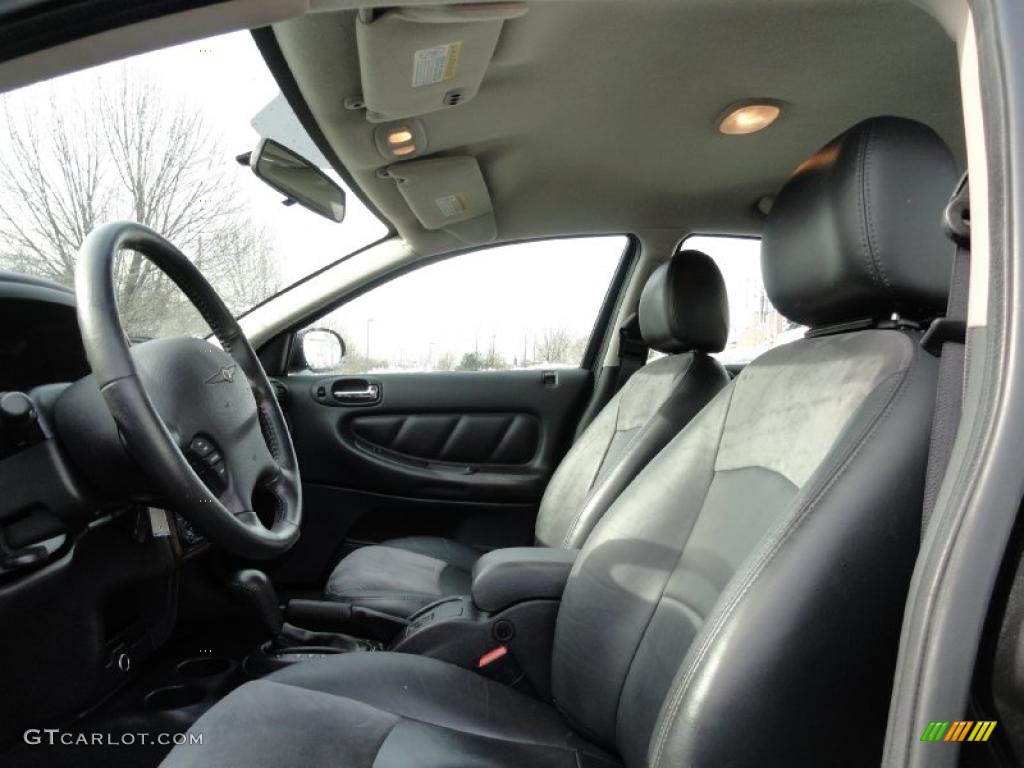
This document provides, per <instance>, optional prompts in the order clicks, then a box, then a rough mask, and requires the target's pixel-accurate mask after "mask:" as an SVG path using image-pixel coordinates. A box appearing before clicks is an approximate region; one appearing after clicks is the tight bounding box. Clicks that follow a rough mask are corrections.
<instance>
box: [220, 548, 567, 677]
mask: <svg viewBox="0 0 1024 768" xmlns="http://www.w3.org/2000/svg"><path fill="white" fill-rule="evenodd" d="M576 555H577V551H576V550H562V549H550V548H544V547H523V548H511V549H501V550H495V551H494V552H490V553H488V554H486V555H484V556H483V557H481V558H480V560H478V561H477V563H476V565H475V567H474V569H473V581H472V588H471V592H470V594H469V595H464V596H459V597H449V598H444V599H442V600H438V601H437V602H434V603H432V604H430V605H428V606H426V607H424V608H422V609H420V610H419V611H417V612H416V613H414V614H413V615H412V616H410V617H409V618H408V619H407V620H403V619H396V618H394V617H390V616H386V615H384V614H379V613H377V612H375V611H371V610H366V609H363V608H360V607H356V606H351V605H348V604H345V603H335V602H328V601H318V600H293V601H291V602H289V604H288V606H287V608H286V610H285V612H284V616H283V619H281V620H280V623H279V613H280V612H279V610H278V609H277V606H276V604H275V601H273V600H269V599H268V598H267V594H266V593H265V592H263V593H260V591H259V589H263V587H262V586H261V587H260V588H259V589H256V590H255V591H254V588H253V579H252V578H251V577H250V578H249V579H243V580H242V581H243V582H245V583H244V584H243V586H240V587H238V591H239V593H240V594H242V595H246V596H247V599H250V600H252V601H253V603H254V605H256V607H257V609H258V610H259V611H262V612H263V614H264V615H266V616H267V619H266V620H267V622H268V626H270V627H271V628H272V630H273V632H272V634H273V636H274V638H275V639H274V640H272V641H271V642H270V643H269V644H267V647H266V648H264V649H261V650H262V651H263V655H264V656H265V657H268V658H264V659H259V658H254V657H258V656H259V655H260V654H259V653H258V654H255V655H254V657H250V661H247V665H252V666H253V667H254V668H253V670H252V671H253V672H256V671H257V669H265V670H266V671H270V670H271V669H273V668H279V667H280V666H283V665H284V664H286V663H294V662H297V661H303V660H306V659H307V658H311V657H315V656H320V655H327V654H331V653H340V652H345V651H353V650H355V651H368V650H370V651H372V650H379V649H386V650H389V651H394V652H398V653H415V654H419V655H423V656H430V657H433V658H436V659H441V660H443V661H447V662H449V663H452V664H456V665H458V666H461V667H465V668H468V669H474V670H476V671H478V672H480V673H481V674H484V675H487V676H489V677H494V678H496V679H500V680H501V681H502V682H505V683H507V684H509V685H511V686H514V687H517V688H520V689H522V690H524V691H527V692H529V693H532V694H534V695H537V696H540V697H547V696H549V695H550V688H551V679H550V669H551V647H552V643H553V640H554V632H555V618H556V616H557V614H558V607H559V603H560V601H561V596H562V591H563V590H564V589H565V584H566V581H567V580H568V578H569V573H570V571H571V570H572V566H573V563H574V562H575V560H576ZM243 573H245V572H243ZM250 573H252V572H250ZM255 573H258V572H255ZM260 576H262V574H260ZM263 579H264V580H265V577H263ZM257 581H260V580H258V579H257ZM260 583H261V584H262V581H260ZM266 584H267V587H268V588H269V589H270V590H271V592H270V593H269V594H270V595H272V594H273V592H272V587H269V582H266ZM271 605H272V607H271ZM275 610H277V613H276V614H275V613H274V611H275ZM285 619H286V620H287V623H286V622H285V621H284V620H285ZM295 625H299V626H310V625H312V626H315V627H317V630H315V631H314V630H298V628H297V626H295ZM282 627H283V629H282ZM339 630H341V631H339ZM296 631H297V632H299V633H302V632H307V633H308V636H309V637H310V638H311V639H315V638H317V637H319V639H320V642H323V641H324V638H330V637H334V638H337V639H338V642H337V643H336V644H335V647H331V646H330V645H329V644H325V645H319V644H317V645H309V646H305V647H302V646H295V647H291V648H289V647H288V640H287V636H288V635H289V633H293V634H294V633H295V632H296ZM349 633H350V634H349ZM352 635H355V636H356V637H353V636H352ZM298 636H299V637H301V635H298ZM357 638H359V639H357ZM361 638H370V639H361Z"/></svg>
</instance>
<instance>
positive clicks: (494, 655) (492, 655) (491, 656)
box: [477, 645, 508, 669]
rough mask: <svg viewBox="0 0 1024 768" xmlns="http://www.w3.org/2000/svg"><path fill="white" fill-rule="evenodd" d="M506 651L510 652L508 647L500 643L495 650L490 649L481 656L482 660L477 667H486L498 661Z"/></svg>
mask: <svg viewBox="0 0 1024 768" xmlns="http://www.w3.org/2000/svg"><path fill="white" fill-rule="evenodd" d="M506 653H508V648H506V647H505V646H504V645H499V646H498V647H497V648H495V649H494V650H493V651H488V652H487V653H485V654H484V655H483V656H481V657H480V661H478V662H477V667H478V668H481V669H482V668H483V667H486V666H487V665H488V664H492V663H493V662H495V661H497V660H498V659H500V658H501V657H502V656H504V655H505V654H506Z"/></svg>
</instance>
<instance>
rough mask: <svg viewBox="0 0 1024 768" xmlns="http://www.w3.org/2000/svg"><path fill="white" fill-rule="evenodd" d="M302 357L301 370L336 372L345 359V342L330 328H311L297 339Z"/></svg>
mask: <svg viewBox="0 0 1024 768" xmlns="http://www.w3.org/2000/svg"><path fill="white" fill-rule="evenodd" d="M297 341H298V346H299V351H300V352H301V355H302V358H303V359H302V361H301V362H302V363H304V365H300V366H298V367H300V368H307V369H308V370H310V371H313V372H314V373H322V372H324V371H336V370H338V369H339V368H341V361H342V360H343V359H344V358H345V341H344V339H342V338H341V336H340V335H338V334H337V333H336V332H335V331H332V330H330V329H328V328H310V329H308V330H305V331H302V332H301V333H300V334H299V337H298V339H297Z"/></svg>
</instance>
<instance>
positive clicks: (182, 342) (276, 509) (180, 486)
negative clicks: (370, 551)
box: [75, 221, 302, 559]
mask: <svg viewBox="0 0 1024 768" xmlns="http://www.w3.org/2000/svg"><path fill="white" fill-rule="evenodd" d="M123 248H130V249H133V250H135V251H138V252H139V253H141V254H142V255H144V256H146V257H147V258H148V259H149V260H150V261H152V262H153V263H154V264H155V265H156V266H157V267H159V268H160V269H161V270H162V271H163V272H164V273H165V274H166V275H167V276H168V277H169V278H170V279H171V280H173V281H174V282H175V283H176V284H177V286H178V287H179V288H180V289H181V290H182V291H183V292H184V294H185V295H186V296H187V297H188V299H189V301H191V302H192V304H193V305H194V306H195V308H196V309H197V310H199V313H200V314H201V315H202V316H203V318H204V319H205V320H206V322H207V323H208V324H209V326H210V328H211V329H212V330H213V333H214V335H215V336H216V337H217V339H218V340H219V341H220V344H221V346H222V347H223V349H221V348H218V347H217V346H216V345H214V344H211V343H209V342H207V341H203V340H201V339H194V338H189V337H171V338H166V339H156V340H153V341H148V342H145V343H143V344H138V345H135V346H132V345H131V344H130V342H129V341H128V339H127V336H126V334H125V330H124V327H123V326H122V325H121V319H120V317H119V315H118V311H117V297H116V293H115V288H114V279H113V276H114V261H115V257H116V256H117V254H118V252H119V251H120V250H121V249H123ZM75 293H76V296H77V303H78V322H79V325H80V326H81V331H82V340H83V343H84V346H85V353H86V356H87V357H88V360H89V364H90V366H91V367H92V372H93V376H94V378H95V380H96V383H97V384H98V385H99V389H100V393H101V394H102V396H103V401H104V402H105V403H106V406H107V408H108V409H109V410H110V415H111V416H112V417H113V419H114V421H115V422H116V424H117V432H118V435H119V437H120V440H121V442H122V444H123V445H124V448H125V450H126V451H127V452H128V453H129V454H130V455H131V456H132V457H133V458H134V460H135V463H136V464H137V465H138V466H139V467H140V468H141V469H142V471H143V473H144V474H145V475H146V476H147V477H148V479H149V481H150V483H151V484H152V485H153V487H154V488H155V490H156V491H157V492H158V493H159V497H160V499H161V503H162V504H163V505H165V506H167V507H168V508H170V509H172V510H173V511H175V512H178V513H179V514H181V515H182V516H183V517H185V518H186V519H187V520H188V521H189V522H191V523H193V524H194V525H195V526H196V527H197V528H198V529H199V531H200V532H201V533H202V534H203V535H205V536H206V537H207V538H208V539H209V540H210V541H212V542H213V543H215V544H218V545H220V546H223V547H224V548H226V549H228V550H230V551H232V552H234V553H235V554H238V555H241V556H243V557H249V558H260V559H264V558H271V557H275V556H277V555H280V554H282V553H283V552H285V551H286V550H288V549H289V548H290V547H291V546H292V545H293V544H294V543H295V542H296V540H297V539H298V537H299V525H300V522H301V518H302V490H301V485H300V482H299V467H298V461H297V460H296V457H295V448H294V446H293V445H292V440H291V435H290V434H289V432H288V427H287V424H286V422H285V419H284V414H282V412H281V407H280V405H279V404H278V402H277V398H276V397H275V394H274V390H273V388H272V387H271V385H270V382H269V381H268V380H267V375H266V373H265V372H264V370H263V366H262V365H261V364H260V361H259V358H258V357H257V356H256V353H255V352H254V351H253V348H252V346H251V345H250V344H249V342H248V340H247V339H246V338H245V336H244V335H243V333H242V330H241V328H239V326H238V323H237V322H235V319H234V317H232V315H231V312H230V311H229V310H228V308H227V307H226V306H225V305H224V302H223V301H222V300H221V298H220V297H219V296H218V295H217V293H216V291H214V290H213V288H212V287H211V286H210V284H209V283H208V282H207V281H206V279H205V278H203V276H202V274H200V272H199V270H198V269H197V268H196V267H195V265H194V264H192V262H191V261H189V260H188V258H186V256H185V255H184V254H183V253H182V252H181V251H179V250H178V249H177V248H175V247H174V246H173V245H172V244H171V243H170V242H168V241H167V240H166V239H164V238H163V237H161V236H160V235H159V234H157V233H156V232H154V231H153V230H151V229H149V228H147V227H144V226H142V225H141V224H138V223H135V222H129V221H118V222H113V223H110V224H105V225H103V226H101V227H98V228H97V229H95V230H93V231H92V232H91V233H90V234H89V236H88V237H87V238H86V239H85V242H84V243H83V244H82V247H81V250H80V253H79V258H78V264H77V266H76V269H75ZM154 311H159V307H154ZM254 498H260V499H263V500H265V501H266V502H267V509H266V515H265V516H266V517H268V518H269V517H270V516H271V514H272V516H273V521H272V523H270V524H269V526H268V525H264V523H263V522H262V521H261V520H260V517H259V516H258V515H257V514H256V512H255V511H254V508H257V505H256V504H254V502H253V499H254ZM258 508H259V509H260V511H261V513H262V512H263V507H262V506H260V507H258Z"/></svg>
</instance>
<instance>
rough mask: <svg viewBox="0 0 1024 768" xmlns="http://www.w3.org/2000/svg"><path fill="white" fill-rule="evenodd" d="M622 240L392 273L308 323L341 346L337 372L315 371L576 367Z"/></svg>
mask: <svg viewBox="0 0 1024 768" xmlns="http://www.w3.org/2000/svg"><path fill="white" fill-rule="evenodd" d="M626 243H627V238H626V237H625V236H624V235H616V236H609V237H576V238H564V239H558V240H543V241H533V242H528V243H516V244H512V245H503V246H496V247H493V248H486V249H482V250H479V251H473V252H471V253H465V254H460V255H458V256H453V257H451V258H448V259H445V260H443V261H439V262H434V263H432V264H428V265H426V266H424V267H420V268H418V269H416V270H415V271H413V272H409V273H406V274H403V275H399V276H398V277H396V278H394V279H393V280H390V281H389V282H387V283H385V284H383V285H381V286H378V287H376V288H373V289H371V290H370V291H368V292H366V293H364V294H362V295H360V296H357V297H356V298H354V299H352V300H351V301H348V302H346V303H345V304H344V305H342V306H341V307H339V308H337V309H335V310H334V311H332V312H330V313H328V314H327V315H325V316H323V317H321V318H320V319H319V320H317V321H315V322H313V323H311V324H310V325H309V329H313V328H323V329H327V330H331V331H335V332H337V333H338V334H339V335H340V336H341V337H342V339H344V342H345V348H346V352H345V356H344V358H342V360H341V364H340V366H332V367H331V368H323V367H319V366H318V368H317V370H318V371H324V370H335V371H340V372H342V373H353V374H356V373H371V372H377V373H380V372H385V371H495V370H510V369H523V368H552V367H567V366H578V365H579V364H580V363H581V361H582V359H583V354H584V351H585V349H586V346H587V343H588V342H589V340H590V336H591V333H592V331H593V328H594V323H595V321H596V319H597V315H598V312H599V311H600V308H601V303H602V301H603V300H604V297H605V294H606V292H607V290H608V286H609V285H610V283H611V280H612V275H613V274H614V273H615V268H616V267H617V266H618V263H619V261H620V259H621V258H622V255H623V252H624V250H625V248H626ZM307 330H308V329H307Z"/></svg>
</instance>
